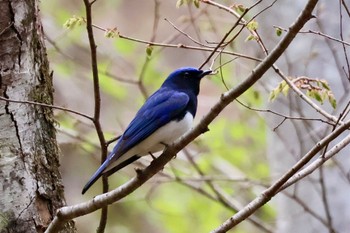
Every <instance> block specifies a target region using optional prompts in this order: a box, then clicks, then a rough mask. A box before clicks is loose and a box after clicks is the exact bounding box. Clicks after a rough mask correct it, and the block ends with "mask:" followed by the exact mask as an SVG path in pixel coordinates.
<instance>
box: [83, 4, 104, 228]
mask: <svg viewBox="0 0 350 233" xmlns="http://www.w3.org/2000/svg"><path fill="white" fill-rule="evenodd" d="M94 2H95V1H93V2H91V3H90V2H89V0H84V4H85V11H86V30H87V34H88V38H89V45H90V51H91V53H90V55H91V69H92V76H93V83H94V100H95V106H94V120H93V122H94V125H95V129H96V132H97V135H98V138H99V141H100V146H101V164H102V163H103V162H104V161H105V160H106V158H107V146H106V140H105V137H104V135H103V131H102V126H101V123H100V112H101V94H100V84H99V78H98V67H97V51H96V47H97V46H96V43H95V38H94V32H93V29H92V12H91V8H92V4H93V3H94ZM102 192H103V193H106V192H108V178H107V176H102ZM107 214H108V207H107V206H104V207H103V208H102V211H101V217H100V223H99V226H98V228H97V232H98V233H103V232H104V231H105V228H106V225H107Z"/></svg>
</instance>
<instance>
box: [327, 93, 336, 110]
mask: <svg viewBox="0 0 350 233" xmlns="http://www.w3.org/2000/svg"><path fill="white" fill-rule="evenodd" d="M328 100H329V103H330V104H331V106H332V107H333V108H334V109H336V108H337V100H336V99H335V98H334V95H333V94H332V93H328Z"/></svg>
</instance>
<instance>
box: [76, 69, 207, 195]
mask: <svg viewBox="0 0 350 233" xmlns="http://www.w3.org/2000/svg"><path fill="white" fill-rule="evenodd" d="M210 73H212V71H211V70H201V69H197V68H193V67H182V68H179V69H177V70H175V71H173V72H172V73H170V75H169V76H168V77H167V78H166V79H165V81H164V82H163V84H162V85H161V87H160V88H159V89H158V90H157V91H156V92H154V93H153V94H152V95H151V96H150V97H149V98H148V99H147V100H146V102H145V103H144V104H143V106H142V107H141V108H140V109H139V110H138V112H137V113H136V115H135V117H134V119H133V120H132V121H131V122H130V124H129V125H128V126H127V128H126V130H125V131H124V133H123V134H122V135H121V136H120V138H119V139H118V141H117V142H116V145H115V146H114V148H113V150H112V151H111V152H110V153H109V155H108V156H107V158H106V160H105V161H104V162H103V163H102V165H101V166H100V167H99V168H98V169H97V171H96V172H95V173H94V174H93V175H92V177H91V178H90V180H89V181H88V182H87V183H86V185H85V186H84V188H83V190H82V194H84V193H85V192H86V191H87V190H88V189H89V188H90V187H91V186H92V185H93V184H94V183H95V182H96V181H97V180H98V179H99V178H100V177H101V176H102V175H107V176H110V175H112V174H113V173H115V172H116V171H118V170H120V169H122V168H124V167H125V166H127V165H129V164H130V163H132V162H134V161H136V160H137V159H139V158H140V157H141V156H145V155H148V154H150V155H152V153H155V152H158V151H161V150H163V149H164V148H165V147H166V146H168V145H170V144H171V143H173V142H174V141H175V140H176V139H178V138H179V137H181V136H182V135H183V134H185V133H186V132H187V131H188V130H190V129H191V127H192V123H193V119H194V117H195V115H196V111H197V96H198V94H199V90H200V81H201V79H202V78H203V77H204V76H206V75H209V74H210Z"/></svg>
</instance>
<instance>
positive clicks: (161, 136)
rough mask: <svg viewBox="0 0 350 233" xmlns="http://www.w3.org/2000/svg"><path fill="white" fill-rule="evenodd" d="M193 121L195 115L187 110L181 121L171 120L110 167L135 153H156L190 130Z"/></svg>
mask: <svg viewBox="0 0 350 233" xmlns="http://www.w3.org/2000/svg"><path fill="white" fill-rule="evenodd" d="M192 123H193V116H192V114H191V113H189V112H187V113H186V115H185V116H184V118H182V120H180V121H170V122H169V123H168V124H166V125H164V126H162V127H160V128H159V129H158V130H156V131H155V132H154V133H153V134H151V135H150V136H149V137H147V138H146V139H145V140H143V141H142V142H140V143H139V144H137V145H136V146H134V147H133V148H131V149H130V150H129V151H128V152H126V153H125V154H124V155H122V156H121V157H120V159H118V160H117V161H115V162H114V164H113V165H112V166H109V167H108V168H109V169H110V168H112V167H114V166H115V165H116V164H119V163H121V162H123V161H124V160H126V159H128V158H130V157H131V156H134V155H138V156H144V155H148V154H149V152H151V153H154V152H158V151H161V150H163V149H164V144H166V145H170V144H172V143H173V142H174V141H175V140H176V139H178V138H179V137H181V136H182V135H183V134H185V133H186V132H187V131H188V130H190V129H191V127H192ZM107 170H108V169H107Z"/></svg>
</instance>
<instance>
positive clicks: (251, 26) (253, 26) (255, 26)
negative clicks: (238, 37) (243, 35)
mask: <svg viewBox="0 0 350 233" xmlns="http://www.w3.org/2000/svg"><path fill="white" fill-rule="evenodd" d="M258 27H259V23H258V22H257V21H256V20H252V21H250V22H249V23H248V24H247V28H248V29H249V30H252V31H255V30H256V29H258Z"/></svg>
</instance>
